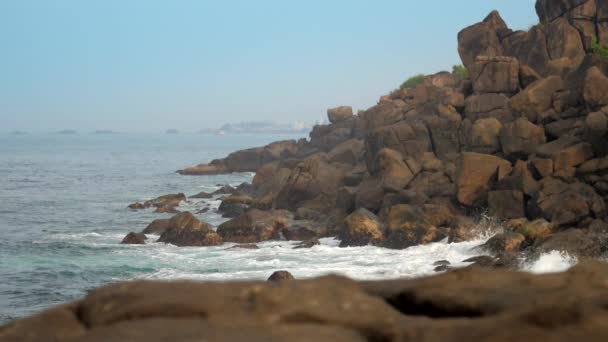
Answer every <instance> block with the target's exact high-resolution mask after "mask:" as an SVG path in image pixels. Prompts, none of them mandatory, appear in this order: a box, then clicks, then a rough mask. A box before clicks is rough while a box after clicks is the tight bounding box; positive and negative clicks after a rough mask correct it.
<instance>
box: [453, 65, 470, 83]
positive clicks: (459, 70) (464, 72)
mask: <svg viewBox="0 0 608 342" xmlns="http://www.w3.org/2000/svg"><path fill="white" fill-rule="evenodd" d="M452 74H454V75H456V76H457V77H458V79H460V80H466V79H467V78H469V70H468V69H467V68H466V67H465V66H464V65H462V64H460V65H454V66H453V67H452Z"/></svg>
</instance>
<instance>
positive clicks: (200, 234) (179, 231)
mask: <svg viewBox="0 0 608 342" xmlns="http://www.w3.org/2000/svg"><path fill="white" fill-rule="evenodd" d="M158 242H164V243H170V244H173V245H176V246H178V247H187V246H197V247H203V246H218V245H221V244H222V238H221V237H220V236H219V235H218V234H217V233H216V232H214V231H213V229H212V227H211V226H210V225H209V224H207V223H205V222H201V221H200V220H198V219H197V218H196V217H194V215H192V214H191V213H189V212H183V213H179V214H177V215H175V216H173V217H172V218H171V219H170V220H169V227H168V228H167V229H166V230H165V231H164V232H163V233H162V234H161V236H160V238H159V239H158Z"/></svg>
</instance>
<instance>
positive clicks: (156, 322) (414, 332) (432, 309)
mask: <svg viewBox="0 0 608 342" xmlns="http://www.w3.org/2000/svg"><path fill="white" fill-rule="evenodd" d="M607 274H608V266H607V265H606V264H603V263H584V264H581V265H578V266H575V267H574V268H572V269H571V270H569V271H568V272H566V273H558V274H545V275H532V274H527V273H518V272H513V271H508V270H489V269H487V268H483V267H476V266H474V267H469V268H466V269H460V270H454V271H450V272H447V273H443V274H439V275H436V276H433V277H428V278H422V279H413V280H412V279H409V280H408V279H404V280H391V281H381V282H362V283H356V282H354V281H351V280H348V279H345V278H340V277H334V276H332V277H324V278H319V279H311V280H290V281H280V282H269V283H263V282H254V283H252V282H245V283H243V282H241V283H194V282H173V283H167V282H146V281H139V282H132V283H119V284H115V285H110V286H106V287H103V288H100V289H97V290H94V291H92V292H91V293H89V294H88V295H87V297H85V298H83V299H81V300H79V301H76V302H74V303H71V304H69V305H66V306H62V307H58V308H54V309H50V310H48V311H45V312H43V313H41V314H38V315H36V316H33V317H29V318H26V319H22V320H19V321H15V322H12V323H10V324H8V325H5V326H2V327H0V340H2V341H24V342H27V341H48V340H53V341H109V340H113V341H134V342H137V341H147V342H148V341H167V340H172V341H199V340H208V341H243V340H247V341H310V340H315V341H370V340H372V341H422V342H424V341H464V340H472V339H474V340H477V341H532V340H543V341H572V340H579V341H602V340H604V339H605V338H606V336H607V335H608V326H607V325H606V321H608V312H607V310H606V306H607V305H606V298H607V297H608V293H607V291H608V290H607V289H606V286H605V283H606V281H608V279H607V276H606V275H607Z"/></svg>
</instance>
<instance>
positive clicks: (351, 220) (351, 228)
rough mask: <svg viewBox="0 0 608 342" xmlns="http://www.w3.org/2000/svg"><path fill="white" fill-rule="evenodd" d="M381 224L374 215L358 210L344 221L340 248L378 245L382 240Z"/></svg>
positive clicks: (361, 209)
mask: <svg viewBox="0 0 608 342" xmlns="http://www.w3.org/2000/svg"><path fill="white" fill-rule="evenodd" d="M382 229H383V228H382V223H381V222H380V220H379V219H378V217H377V216H376V215H374V214H373V213H371V212H370V211H368V210H366V209H363V208H360V209H357V210H356V211H355V212H353V213H352V214H350V215H348V216H347V217H346V219H344V224H343V227H342V230H341V232H340V236H339V238H340V240H342V241H341V242H340V247H350V246H365V245H368V244H370V243H371V244H378V243H380V242H382V241H383V240H384V234H383V233H382Z"/></svg>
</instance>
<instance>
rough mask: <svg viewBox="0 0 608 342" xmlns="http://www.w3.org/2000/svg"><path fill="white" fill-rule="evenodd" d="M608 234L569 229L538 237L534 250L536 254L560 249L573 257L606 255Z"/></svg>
mask: <svg viewBox="0 0 608 342" xmlns="http://www.w3.org/2000/svg"><path fill="white" fill-rule="evenodd" d="M607 243H608V234H601V233H600V234H598V233H591V232H589V231H585V230H583V229H568V230H565V231H561V232H557V233H555V234H551V235H548V236H547V237H546V238H542V239H538V240H537V241H536V242H535V244H534V246H533V248H532V250H533V251H535V254H536V255H541V254H542V253H549V252H551V251H559V252H564V253H567V254H568V255H569V256H571V257H579V258H580V257H583V258H584V257H587V258H598V257H602V256H604V255H605V252H606V247H605V246H606V244H607Z"/></svg>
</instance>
